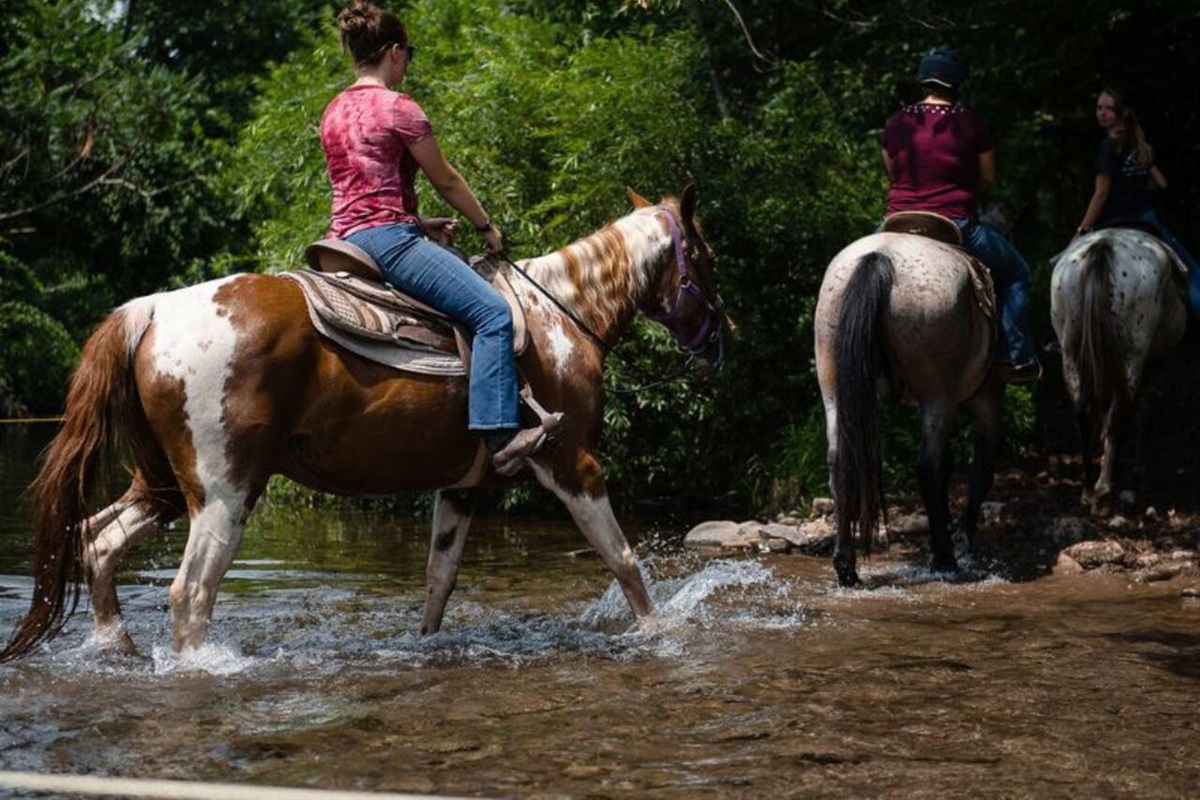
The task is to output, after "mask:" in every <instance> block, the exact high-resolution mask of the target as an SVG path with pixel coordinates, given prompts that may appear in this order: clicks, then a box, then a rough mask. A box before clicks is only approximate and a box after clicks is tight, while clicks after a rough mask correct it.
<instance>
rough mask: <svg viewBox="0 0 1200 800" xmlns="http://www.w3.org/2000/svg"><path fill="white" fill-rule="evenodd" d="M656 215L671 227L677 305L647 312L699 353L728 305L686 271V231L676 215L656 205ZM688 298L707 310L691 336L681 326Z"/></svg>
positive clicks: (683, 344)
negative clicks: (708, 293)
mask: <svg viewBox="0 0 1200 800" xmlns="http://www.w3.org/2000/svg"><path fill="white" fill-rule="evenodd" d="M653 210H654V212H655V215H656V216H657V215H658V214H659V213H661V214H662V216H663V217H665V218H666V220H667V228H668V229H669V230H670V231H671V242H672V243H673V244H674V245H675V266H676V268H678V270H679V292H678V293H677V294H676V295H675V305H674V306H673V307H672V308H671V310H670V311H667V312H665V313H654V314H647V315H646V316H648V317H650V319H652V320H655V321H656V322H661V323H662V324H663V325H664V326H665V327H666V329H667V330H669V331H670V332H671V334H672V335H673V336H674V337H675V341H676V342H678V343H679V346H680V347H682V348H684V349H685V350H687V351H688V352H689V353H693V354H695V353H697V352H699V351H700V349H701V348H702V347H703V346H704V345H705V344H706V343H707V342H708V341H709V339H711V338H712V337H713V335H715V334H716V332H717V331H716V328H715V326H717V325H719V321H718V320H719V317H720V315H721V309H722V308H724V307H725V303H724V301H723V300H721V296H720V295H717V299H716V300H714V301H710V300H709V299H708V298H707V297H706V296H705V295H704V291H703V290H702V289H701V288H700V287H699V286H697V285H696V283H694V282H693V281H692V278H691V276H690V275H688V271H687V261H686V260H685V258H684V252H683V245H684V238H683V232H682V231H681V230H680V229H679V223H677V222H676V221H675V216H674V215H673V214H672V213H671V212H670V210H668V209H666V208H663V207H662V206H655V207H654V209H653ZM688 298H691V299H692V300H693V301H695V302H697V303H699V304H700V305H701V306H703V307H704V308H705V310H706V311H707V312H708V313H707V314H705V315H704V322H703V323H702V324H701V325H700V328H699V329H698V330H697V331H696V332H695V333H694V334H692V335H691V336H688V335H687V334H686V333H685V332H684V331H683V330H682V329H681V328H680V327H679V325H680V322H681V321H682V319H683V310H684V304H685V303H686V302H687V300H688Z"/></svg>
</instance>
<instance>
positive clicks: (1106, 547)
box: [1063, 540, 1125, 569]
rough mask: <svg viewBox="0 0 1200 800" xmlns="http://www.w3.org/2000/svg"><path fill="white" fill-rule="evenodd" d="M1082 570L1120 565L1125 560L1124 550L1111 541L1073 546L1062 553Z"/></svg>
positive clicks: (1082, 543)
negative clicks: (1075, 562)
mask: <svg viewBox="0 0 1200 800" xmlns="http://www.w3.org/2000/svg"><path fill="white" fill-rule="evenodd" d="M1063 554H1064V555H1067V556H1070V557H1071V558H1073V559H1074V560H1075V561H1077V562H1078V563H1079V565H1080V566H1082V567H1083V568H1084V569H1097V568H1099V567H1102V566H1105V565H1112V564H1120V563H1121V562H1122V561H1123V560H1124V559H1125V548H1123V547H1122V546H1121V545H1120V544H1119V543H1117V542H1112V541H1106V540H1101V541H1092V542H1080V543H1079V544H1074V545H1071V546H1070V547H1068V548H1067V549H1066V550H1064V551H1063Z"/></svg>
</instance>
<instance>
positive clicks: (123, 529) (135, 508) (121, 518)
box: [83, 493, 159, 653]
mask: <svg viewBox="0 0 1200 800" xmlns="http://www.w3.org/2000/svg"><path fill="white" fill-rule="evenodd" d="M131 497H132V493H129V494H126V495H125V497H123V498H122V499H121V500H120V501H119V502H116V503H114V504H112V505H111V506H109V507H108V508H106V509H104V510H103V511H101V512H100V513H99V514H96V515H95V516H94V517H92V518H91V519H89V520H88V521H87V522H85V523H84V531H85V536H87V538H88V543H87V545H86V546H85V547H84V551H83V563H84V572H85V575H86V576H87V583H88V592H89V594H90V596H91V601H92V613H93V615H94V616H95V621H96V631H95V637H96V641H97V643H98V644H99V646H100V649H101V650H111V651H116V652H120V653H132V652H134V646H133V639H131V638H130V636H129V632H128V631H127V630H126V629H125V624H124V622H123V621H122V619H121V607H120V603H119V602H118V600H117V584H116V570H117V564H118V563H119V562H120V560H121V558H122V557H123V556H124V555H125V553H127V552H128V551H129V548H130V547H132V546H133V545H135V544H136V543H137V542H139V541H141V540H142V539H144V538H145V537H146V536H147V535H148V534H151V533H154V532H156V531H158V530H159V523H158V520H157V519H156V518H155V516H154V515H153V514H152V513H149V512H148V511H147V510H146V509H145V508H143V507H142V506H140V505H138V504H137V503H135V502H132V501H131Z"/></svg>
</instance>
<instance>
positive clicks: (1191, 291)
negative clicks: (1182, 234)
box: [1137, 210, 1200, 318]
mask: <svg viewBox="0 0 1200 800" xmlns="http://www.w3.org/2000/svg"><path fill="white" fill-rule="evenodd" d="M1137 219H1138V221H1139V222H1142V223H1144V224H1145V225H1146V227H1148V228H1149V229H1150V231H1151V232H1152V233H1153V234H1154V235H1155V236H1157V237H1158V238H1159V239H1162V240H1163V243H1164V244H1165V245H1166V246H1167V247H1169V248H1171V249H1172V250H1174V251H1175V255H1177V256H1179V259H1180V260H1181V261H1183V263H1184V265H1185V266H1187V271H1188V305H1189V306H1191V308H1192V313H1193V314H1194V315H1196V317H1197V318H1200V264H1197V263H1196V259H1195V257H1193V256H1192V254H1191V253H1189V252H1188V249H1187V248H1186V247H1184V246H1183V242H1181V241H1179V240H1178V239H1176V238H1175V234H1173V233H1171V231H1169V230H1167V226H1166V225H1164V224H1163V222H1162V220H1161V219H1159V218H1158V214H1156V213H1154V211H1153V210H1147V211H1144V212H1142V214H1141V215H1140V216H1138V218H1137Z"/></svg>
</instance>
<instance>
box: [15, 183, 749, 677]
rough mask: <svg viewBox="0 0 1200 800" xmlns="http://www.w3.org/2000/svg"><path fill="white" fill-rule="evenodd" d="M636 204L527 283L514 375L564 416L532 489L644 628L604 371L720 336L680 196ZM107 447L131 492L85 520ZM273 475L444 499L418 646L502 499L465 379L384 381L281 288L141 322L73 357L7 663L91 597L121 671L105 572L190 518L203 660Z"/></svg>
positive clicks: (193, 303) (117, 316) (158, 305)
mask: <svg viewBox="0 0 1200 800" xmlns="http://www.w3.org/2000/svg"><path fill="white" fill-rule="evenodd" d="M629 194H630V199H631V200H632V201H633V204H634V206H635V210H634V211H633V212H632V213H630V214H628V215H627V216H625V217H623V218H621V219H619V220H617V221H616V222H613V223H611V224H610V225H608V226H607V227H605V228H603V229H602V230H600V231H597V232H596V233H594V234H592V235H590V236H588V237H587V238H584V239H582V240H580V241H577V242H575V243H574V244H571V245H569V246H567V247H565V248H563V249H562V250H559V251H557V252H555V253H552V254H549V255H545V256H542V257H540V258H535V259H532V260H529V261H525V262H523V263H522V264H521V265H520V266H521V267H522V269H523V271H524V273H525V275H527V276H528V278H529V279H531V280H532V281H533V282H536V285H535V283H532V282H530V280H527V279H525V278H522V277H516V276H514V281H513V282H514V284H515V288H516V291H517V292H518V294H519V295H520V297H521V299H522V301H523V303H524V305H525V307H526V309H527V319H528V326H529V328H530V330H531V334H532V340H531V342H530V345H529V347H528V348H527V349H526V351H525V353H524V354H523V355H522V356H521V358H520V362H519V364H520V368H521V371H522V373H523V374H524V376H525V377H526V379H527V380H528V381H529V383H530V384H531V386H532V388H533V391H534V394H535V396H536V397H537V398H538V400H539V401H540V402H541V403H542V404H543V405H544V406H546V407H548V408H549V409H551V410H555V411H562V412H564V413H565V418H564V420H563V423H562V425H561V426H560V428H559V434H558V440H557V441H556V442H555V443H553V444H552V445H550V446H547V447H546V448H544V449H543V450H542V451H541V452H539V453H538V454H537V455H536V456H534V457H533V458H532V459H531V460H530V462H529V467H530V471H531V472H532V474H533V476H534V477H535V478H536V479H537V481H538V482H539V483H541V484H542V485H543V486H545V487H546V488H547V489H549V490H550V491H552V492H554V494H555V495H557V496H558V498H559V499H560V500H561V501H562V502H563V503H564V504H565V505H566V507H567V509H568V510H569V512H570V513H571V516H572V517H573V518H574V520H575V522H576V524H577V525H578V526H579V528H580V529H581V530H582V532H583V534H584V536H585V537H586V538H587V540H588V541H589V542H590V543H591V545H592V546H593V547H594V548H595V549H596V550H597V551H598V552H599V554H600V557H601V558H602V559H603V561H604V564H605V565H606V566H607V567H608V569H609V570H611V571H612V572H613V574H614V575H615V576H616V579H617V580H618V581H619V583H620V585H621V588H622V590H623V591H624V593H625V597H626V599H627V600H628V602H629V605H630V606H631V608H632V610H633V613H634V614H635V615H636V616H637V617H638V618H641V617H643V616H645V615H647V614H649V613H650V612H651V611H652V604H651V600H650V597H649V594H648V593H647V591H646V587H645V585H644V583H643V580H642V576H641V574H640V572H639V567H638V563H637V560H636V558H635V557H634V555H633V553H632V551H631V549H630V547H629V545H628V543H627V542H626V539H625V536H624V534H623V533H622V532H621V529H620V527H619V525H618V524H617V520H616V518H615V517H614V515H613V511H612V508H611V506H610V504H609V500H608V495H607V492H606V489H605V484H604V479H603V477H602V475H601V469H600V463H599V461H598V460H597V457H596V453H595V448H596V445H597V441H598V439H599V437H600V432H601V424H602V412H603V407H604V386H603V381H602V374H601V373H602V370H603V368H604V360H605V356H606V355H607V351H608V349H609V348H610V347H611V346H612V345H613V344H615V342H616V341H617V338H618V337H619V336H620V335H621V334H622V332H623V331H624V330H625V329H626V327H627V326H628V324H629V323H630V322H631V320H632V318H633V317H634V315H635V313H636V312H637V311H639V310H640V311H642V312H644V313H646V314H647V315H649V316H651V317H653V318H655V319H658V320H659V321H661V322H663V324H665V325H666V326H667V327H668V328H669V329H670V330H672V332H673V333H674V335H675V337H676V340H677V341H678V342H679V343H680V344H681V345H683V346H684V347H686V348H687V349H689V350H690V351H692V352H693V354H694V355H696V356H698V357H701V358H707V357H711V356H714V355H715V356H716V357H717V360H718V361H719V356H720V353H722V352H723V350H724V345H725V343H726V340H727V338H728V337H729V336H730V335H731V333H732V325H731V324H730V323H729V321H728V319H727V317H726V315H725V312H724V310H723V309H722V306H721V303H720V300H719V299H718V298H717V295H716V292H715V287H714V285H713V282H712V276H711V262H712V258H713V256H712V252H711V251H710V249H709V248H708V245H707V244H706V243H705V241H704V239H703V237H702V235H701V232H700V228H699V226H698V224H697V222H696V220H695V217H694V210H695V204H696V191H695V189H694V187H692V186H689V187H688V188H687V190H686V191H685V192H684V193H683V198H682V200H679V201H677V200H674V199H664V200H663V201H662V202H661V203H659V204H658V205H651V204H650V203H649V202H647V201H646V200H645V199H643V198H641V197H639V196H638V195H637V194H636V193H634V192H633V191H632V190H630V192H629ZM539 287H540V288H539ZM121 442H123V443H125V444H127V445H128V453H129V457H130V459H131V466H132V475H133V480H132V485H131V486H130V487H129V489H128V490H127V491H126V492H125V494H124V496H123V497H121V498H120V499H119V500H118V501H117V502H116V503H113V504H112V505H109V506H108V507H107V508H104V510H102V511H100V512H99V513H96V514H94V515H91V516H90V518H89V515H90V514H91V512H90V511H89V508H95V507H96V506H94V505H92V502H93V498H94V497H95V495H96V493H97V490H98V487H99V486H100V485H101V481H100V480H99V472H100V471H101V470H100V467H101V466H102V464H103V462H104V460H105V458H106V456H107V455H108V454H109V453H110V452H111V450H112V448H113V446H114V445H116V444H117V443H121ZM273 474H282V475H286V476H287V477H289V478H291V479H293V480H295V481H297V482H299V483H302V484H304V485H306V486H309V487H312V488H315V489H318V490H321V491H326V492H335V493H340V494H348V495H359V496H363V495H387V494H393V493H397V492H404V491H414V490H438V494H437V501H436V504H435V511H434V515H433V535H432V546H431V549H430V555H429V564H428V571H427V579H428V598H427V600H426V605H425V611H424V615H423V619H422V622H421V632H422V633H431V632H434V631H437V630H438V629H439V627H440V626H441V622H442V615H443V612H444V610H445V606H446V601H447V599H448V598H449V596H450V593H451V591H452V590H453V588H454V585H455V581H456V579H457V575H458V569H459V564H460V560H461V556H462V552H463V543H464V541H465V539H466V535H467V528H468V525H469V523H470V520H471V517H472V513H473V511H474V506H475V499H476V494H477V488H476V487H481V486H484V485H488V484H496V483H498V482H502V479H501V478H499V477H498V476H497V475H495V474H494V473H493V471H492V469H491V459H490V458H489V457H488V453H487V451H486V449H485V447H484V444H483V442H482V439H481V438H480V437H479V436H477V435H475V434H474V433H472V432H471V431H469V430H467V380H466V378H464V377H455V378H443V377H431V376H426V375H416V374H410V373H403V372H398V371H395V370H392V369H389V368H386V367H382V366H378V365H376V364H374V363H370V362H368V361H366V360H364V359H362V358H360V357H358V356H356V355H353V354H350V353H348V352H346V351H344V350H342V349H341V348H339V347H338V346H336V345H333V344H331V343H329V342H328V341H326V340H325V339H323V338H321V337H320V336H318V335H317V332H316V331H315V330H314V329H313V327H312V325H311V324H310V323H309V317H308V313H307V311H306V307H305V301H304V298H303V296H302V294H301V291H300V288H299V287H298V286H297V285H296V283H295V282H293V281H291V280H286V279H284V278H281V277H278V276H270V275H238V276H234V277H230V278H226V279H223V280H217V281H212V282H209V283H204V284H201V285H198V286H193V287H190V288H186V289H181V290H178V291H173V292H166V293H162V294H156V295H152V296H148V297H142V298H139V299H137V300H133V301H131V302H129V303H127V304H125V305H124V306H122V307H121V308H119V309H117V310H116V311H115V312H113V314H112V315H111V316H109V318H108V319H107V320H106V321H104V322H103V323H102V324H101V325H100V326H99V328H98V329H97V331H96V332H95V333H94V334H93V336H92V337H91V339H90V341H89V342H88V343H87V345H86V347H85V348H84V352H83V360H82V362H81V364H80V366H79V368H78V370H77V372H76V374H75V376H74V378H73V380H72V382H71V387H70V391H69V393H68V396H67V406H66V416H65V422H64V424H63V426H62V429H61V430H60V432H59V433H58V435H57V436H56V437H55V439H54V441H53V443H52V444H51V446H50V447H49V449H48V451H47V455H46V457H45V461H44V463H43V465H42V467H41V471H40V473H39V475H38V477H37V479H36V480H35V482H34V485H33V496H34V500H35V502H36V519H35V522H34V526H35V527H34V564H35V566H34V592H33V600H32V602H31V606H30V611H29V613H28V614H27V615H26V616H25V617H24V618H23V619H22V621H21V622H20V623H19V625H18V627H17V629H16V631H15V632H14V634H13V636H12V638H11V639H10V641H9V642H8V645H7V647H6V648H5V649H4V650H3V652H0V660H9V659H11V658H14V657H16V656H19V655H21V654H23V653H26V652H28V651H29V649H30V648H31V647H33V646H34V645H35V644H37V643H38V642H40V641H42V640H45V639H48V638H49V637H51V636H53V635H55V634H56V633H58V632H59V631H60V630H61V628H62V626H63V624H64V623H65V620H66V616H67V615H68V614H69V613H70V612H71V611H72V610H73V609H74V607H75V604H76V603H77V601H78V598H79V593H80V583H81V582H82V580H84V579H86V582H87V584H88V588H89V591H90V595H91V601H92V607H93V610H94V613H95V624H96V633H97V637H98V639H99V641H100V642H101V643H103V644H105V645H106V646H108V647H111V648H113V649H121V650H130V649H132V647H133V643H132V641H131V640H130V638H129V635H128V633H127V632H126V630H125V627H124V624H123V623H122V620H121V616H120V610H119V608H118V605H117V594H116V586H115V580H114V574H115V571H116V568H117V562H118V561H119V560H120V559H121V557H122V556H123V555H124V554H125V553H126V552H127V551H128V550H129V548H130V547H132V546H133V545H135V544H136V543H137V542H139V541H140V540H143V539H145V538H146V537H147V536H148V535H150V534H152V533H154V532H156V531H159V530H161V528H162V526H163V525H164V524H165V523H167V522H168V521H170V520H172V519H174V518H176V517H178V516H180V515H181V514H182V513H184V512H185V511H186V513H187V515H188V518H189V520H190V530H189V533H188V539H187V547H186V549H185V552H184V554H183V560H182V563H181V565H180V568H179V572H178V575H177V576H176V578H175V580H174V582H173V583H172V585H171V588H170V596H169V599H170V609H171V617H172V623H173V629H174V645H175V647H176V649H182V648H185V647H191V646H196V645H199V644H200V643H201V642H203V640H204V638H205V636H206V634H207V631H208V627H209V622H210V619H211V616H212V611H213V604H214V602H215V599H216V594H217V585H218V583H219V582H220V580H221V578H222V577H223V576H224V574H225V572H226V570H227V569H228V568H229V566H230V564H231V563H232V561H233V559H234V555H235V553H236V552H237V549H238V545H239V543H240V542H241V538H242V534H243V531H244V530H245V526H246V519H247V517H248V516H249V515H250V512H251V510H252V509H253V508H254V505H255V502H256V501H257V500H258V498H259V496H260V494H261V493H262V492H263V490H264V489H265V488H266V485H267V480H268V478H269V477H270V476H271V475H273ZM83 520H85V521H84V522H83V523H82V524H80V523H81V521H83ZM81 573H82V575H81Z"/></svg>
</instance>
